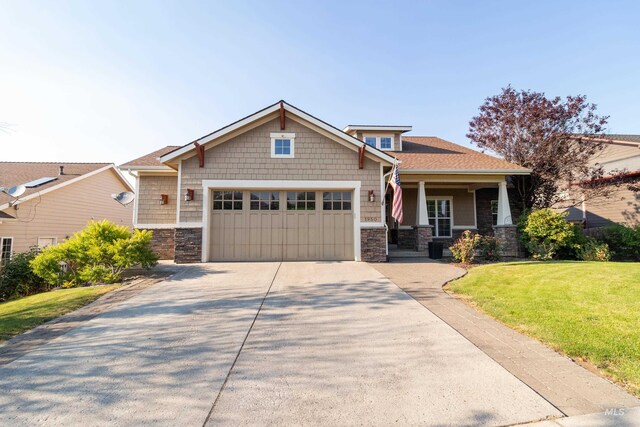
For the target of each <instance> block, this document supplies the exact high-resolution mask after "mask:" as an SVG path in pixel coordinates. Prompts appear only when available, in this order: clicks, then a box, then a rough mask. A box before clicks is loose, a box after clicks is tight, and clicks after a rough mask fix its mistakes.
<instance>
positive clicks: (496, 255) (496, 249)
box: [477, 236, 502, 261]
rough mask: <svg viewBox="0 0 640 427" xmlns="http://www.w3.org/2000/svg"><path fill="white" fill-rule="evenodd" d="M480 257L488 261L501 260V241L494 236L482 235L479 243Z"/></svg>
mask: <svg viewBox="0 0 640 427" xmlns="http://www.w3.org/2000/svg"><path fill="white" fill-rule="evenodd" d="M477 248H478V253H479V255H480V257H481V258H482V259H484V260H487V261H500V258H501V256H500V251H501V250H502V248H501V246H500V242H499V241H498V239H496V238H495V237H493V236H481V237H480V240H479V241H478V243H477Z"/></svg>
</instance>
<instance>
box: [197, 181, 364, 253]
mask: <svg viewBox="0 0 640 427" xmlns="http://www.w3.org/2000/svg"><path fill="white" fill-rule="evenodd" d="M212 193H213V194H212V200H213V202H212V215H211V237H210V245H211V246H210V252H209V253H210V254H211V256H210V259H211V260H212V261H251V260H256V261H273V260H352V259H354V255H353V211H352V197H353V194H352V193H353V192H352V191H303V190H300V191H290V190H287V191H264V190H256V191H246V190H245V191H233V190H227V191H213V192H212Z"/></svg>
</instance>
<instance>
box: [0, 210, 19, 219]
mask: <svg viewBox="0 0 640 427" xmlns="http://www.w3.org/2000/svg"><path fill="white" fill-rule="evenodd" d="M3 219H16V217H14V216H11V215H9V214H8V213H6V212H4V211H0V220H3Z"/></svg>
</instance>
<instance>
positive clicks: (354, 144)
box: [160, 101, 395, 164]
mask: <svg viewBox="0 0 640 427" xmlns="http://www.w3.org/2000/svg"><path fill="white" fill-rule="evenodd" d="M277 114H284V117H285V121H286V119H287V117H290V116H289V115H294V116H297V117H299V118H301V119H303V120H304V121H305V122H307V123H309V124H311V125H313V126H315V127H317V128H318V129H319V130H322V131H323V132H324V133H326V135H327V136H330V137H331V138H332V139H333V140H335V141H336V142H339V143H342V144H344V145H347V146H349V147H350V148H352V149H353V150H354V151H357V150H358V149H360V148H361V147H364V150H365V153H366V154H367V156H368V157H372V158H375V159H376V160H378V161H384V162H387V163H389V164H391V163H393V162H395V158H394V157H393V156H390V155H388V154H386V153H384V152H382V151H380V150H378V149H376V148H373V147H371V146H368V145H366V144H365V143H364V142H362V141H360V140H359V139H357V138H355V137H354V136H351V135H349V134H347V133H345V132H343V131H341V130H340V129H338V128H336V127H334V126H331V125H330V124H328V123H327V122H324V121H322V120H320V119H318V118H316V117H314V116H312V115H310V114H308V113H306V112H304V111H302V110H300V109H298V108H296V107H294V106H293V105H291V104H289V103H287V102H285V101H278V102H276V103H275V104H272V105H270V106H268V107H266V108H263V109H262V110H260V111H258V112H256V113H254V114H251V115H249V116H247V117H244V118H242V119H240V120H238V121H236V122H233V123H231V124H229V125H227V126H225V127H223V128H220V129H218V130H216V131H214V132H212V133H210V134H208V135H205V136H203V137H202V138H199V139H197V140H195V141H192V142H190V143H188V144H186V145H184V146H182V147H180V148H177V149H175V150H173V151H171V152H169V153H167V154H164V155H163V156H161V157H160V161H161V162H162V163H164V164H172V163H173V164H175V162H176V160H177V159H179V158H185V157H191V156H193V155H195V150H196V144H198V145H204V146H205V148H207V147H208V146H209V145H211V144H214V143H215V141H217V140H222V139H223V138H224V137H225V136H227V135H229V134H231V133H233V132H236V131H238V130H241V129H243V128H244V127H250V126H251V125H252V124H254V123H262V121H264V120H265V119H267V118H268V119H272V117H271V116H274V117H276V116H277ZM285 123H286V122H285ZM284 131H286V128H285V130H284Z"/></svg>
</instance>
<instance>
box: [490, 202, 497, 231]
mask: <svg viewBox="0 0 640 427" xmlns="http://www.w3.org/2000/svg"><path fill="white" fill-rule="evenodd" d="M491 220H492V222H493V225H498V201H497V200H492V201H491Z"/></svg>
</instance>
